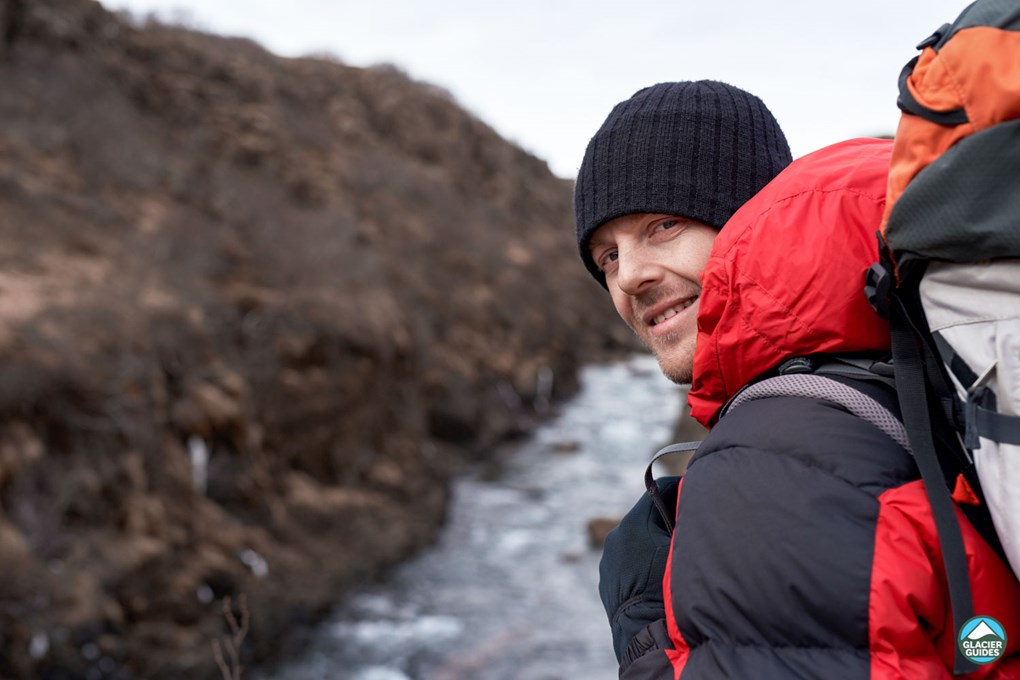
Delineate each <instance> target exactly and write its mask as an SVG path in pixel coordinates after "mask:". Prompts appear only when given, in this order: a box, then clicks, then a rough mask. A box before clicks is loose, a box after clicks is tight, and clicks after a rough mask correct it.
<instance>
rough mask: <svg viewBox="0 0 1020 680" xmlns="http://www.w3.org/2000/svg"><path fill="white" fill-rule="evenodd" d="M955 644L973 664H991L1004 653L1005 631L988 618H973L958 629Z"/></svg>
mask: <svg viewBox="0 0 1020 680" xmlns="http://www.w3.org/2000/svg"><path fill="white" fill-rule="evenodd" d="M956 643H957V644H958V645H959V646H960V651H961V652H963V655H964V656H965V657H967V658H968V659H970V660H971V661H973V662H974V663H979V664H986V663H992V662H993V661H998V660H999V658H1000V657H1001V656H1002V655H1003V654H1005V652H1006V629H1005V628H1003V626H1002V624H1001V623H999V622H998V621H996V620H995V619H993V618H992V617H990V616H975V617H974V618H972V619H971V620H970V621H968V622H967V623H965V624H963V627H962V628H960V634H959V635H957V636H956Z"/></svg>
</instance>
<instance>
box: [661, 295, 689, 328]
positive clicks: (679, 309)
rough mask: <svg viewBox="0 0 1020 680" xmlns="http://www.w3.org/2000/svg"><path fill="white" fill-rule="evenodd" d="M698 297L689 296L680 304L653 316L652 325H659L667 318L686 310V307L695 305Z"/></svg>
mask: <svg viewBox="0 0 1020 680" xmlns="http://www.w3.org/2000/svg"><path fill="white" fill-rule="evenodd" d="M697 299H698V297H697V296H694V297H692V298H688V299H686V300H684V301H683V302H681V303H680V304H678V305H674V306H672V307H670V308H669V309H667V310H665V311H663V312H662V313H661V314H658V315H657V316H655V317H653V318H652V325H653V326H658V325H659V324H660V323H662V322H663V321H665V320H666V319H671V318H673V317H674V316H676V315H677V314H679V313H680V312H682V311H684V310H685V309H687V308H688V307H690V306H691V305H693V304H694V303H695V301H696V300H697Z"/></svg>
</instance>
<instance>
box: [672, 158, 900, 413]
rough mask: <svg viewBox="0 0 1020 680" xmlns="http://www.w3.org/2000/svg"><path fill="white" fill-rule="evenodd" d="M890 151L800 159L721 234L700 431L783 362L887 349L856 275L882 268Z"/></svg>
mask: <svg viewBox="0 0 1020 680" xmlns="http://www.w3.org/2000/svg"><path fill="white" fill-rule="evenodd" d="M891 150H892V142H890V141H885V140H877V139H854V140H850V141H847V142H842V143H840V144H835V145H833V146H829V147H826V148H824V149H821V150H819V151H816V152H814V153H812V154H808V155H807V156H804V157H802V158H800V159H798V160H796V161H794V162H793V163H792V164H790V166H789V167H787V168H786V170H784V171H783V172H782V173H780V174H779V175H778V176H777V177H776V178H775V179H774V180H772V182H771V183H769V184H768V185H767V186H766V187H765V188H764V189H762V190H761V191H760V192H759V193H758V194H757V195H756V196H755V197H754V198H752V199H751V200H750V201H748V202H747V203H745V204H744V205H743V207H741V208H740V210H738V211H737V212H736V213H735V214H734V215H733V217H732V218H730V220H729V222H727V223H726V225H725V226H724V227H723V229H722V231H720V232H719V236H718V237H716V240H715V244H714V246H713V248H712V254H711V256H710V257H709V261H708V264H707V265H706V266H705V270H704V272H703V273H702V276H701V285H702V291H701V300H700V303H699V305H700V306H699V311H698V339H697V347H696V349H695V353H694V380H693V384H692V385H691V391H690V394H689V397H688V400H689V403H690V406H691V415H693V416H694V418H695V419H697V420H698V422H700V423H702V424H703V425H706V426H709V425H711V424H712V423H713V422H714V421H715V419H716V415H717V413H718V412H719V409H720V408H721V407H722V406H723V404H725V403H726V401H727V400H728V399H729V398H730V397H732V396H733V394H735V393H736V392H737V390H739V389H740V388H741V387H743V386H744V385H746V384H747V383H748V382H750V381H751V380H753V379H754V378H756V377H758V376H760V375H761V374H763V373H765V372H766V371H768V370H770V369H773V368H775V367H776V366H778V365H779V364H781V363H782V362H783V361H786V360H787V359H790V358H793V357H797V356H804V355H807V354H815V353H818V352H859V351H867V350H875V351H882V350H886V349H888V347H889V327H888V325H887V324H886V322H885V321H884V320H883V319H881V318H880V317H879V316H878V315H877V314H876V313H875V311H874V310H873V309H872V308H871V306H870V305H869V304H868V301H867V299H866V297H865V295H864V273H865V272H866V271H867V269H868V267H870V266H871V264H872V263H873V262H876V261H877V260H878V240H877V237H876V231H877V230H878V227H879V224H880V223H881V221H882V213H883V211H884V209H885V189H886V178H887V175H888V170H889V157H890V152H891Z"/></svg>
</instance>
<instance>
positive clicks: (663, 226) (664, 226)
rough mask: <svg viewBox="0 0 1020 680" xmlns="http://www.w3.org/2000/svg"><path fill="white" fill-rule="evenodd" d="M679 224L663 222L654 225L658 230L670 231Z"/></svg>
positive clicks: (676, 221) (669, 221)
mask: <svg viewBox="0 0 1020 680" xmlns="http://www.w3.org/2000/svg"><path fill="white" fill-rule="evenodd" d="M679 224H680V220H663V221H662V222H659V224H657V225H656V227H657V228H658V229H672V228H673V227H675V226H677V225H679Z"/></svg>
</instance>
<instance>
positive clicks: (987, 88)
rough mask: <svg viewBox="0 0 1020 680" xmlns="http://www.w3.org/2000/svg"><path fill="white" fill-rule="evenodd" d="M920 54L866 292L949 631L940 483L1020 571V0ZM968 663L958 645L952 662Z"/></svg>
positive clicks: (947, 500) (959, 564)
mask: <svg viewBox="0 0 1020 680" xmlns="http://www.w3.org/2000/svg"><path fill="white" fill-rule="evenodd" d="M918 49H921V50H922V52H921V54H920V55H919V56H917V57H915V58H914V59H912V60H911V61H910V62H909V63H908V64H907V65H906V67H905V68H904V69H903V71H902V73H901V74H900V78H899V98H898V101H897V104H898V105H899V107H900V109H901V110H902V116H901V118H900V123H899V127H898V129H897V132H896V137H895V139H894V143H893V153H892V160H891V163H890V173H889V185H888V190H887V194H886V212H885V216H884V217H883V221H882V224H881V227H880V230H879V234H878V238H879V251H880V254H881V261H880V262H879V263H877V264H876V265H874V266H873V267H872V268H871V270H870V271H869V272H868V274H867V277H866V278H867V282H866V292H867V294H868V296H869V298H870V299H871V301H872V304H873V305H874V306H875V308H876V309H877V310H878V311H879V313H880V314H881V315H882V316H884V317H886V318H887V319H889V322H890V326H891V331H892V356H893V366H894V367H895V370H894V374H895V380H896V388H897V394H898V398H899V401H900V408H901V411H902V417H903V422H904V425H905V427H906V430H907V434H908V437H909V440H910V443H911V447H912V449H913V452H914V455H915V458H916V460H917V463H918V467H919V468H920V471H921V475H922V478H923V479H924V483H925V487H926V490H927V493H928V496H929V499H930V500H931V504H932V509H933V513H934V516H935V522H936V526H937V528H938V531H939V540H940V543H941V545H942V552H943V559H944V562H945V567H946V574H947V579H948V583H949V588H950V597H951V606H952V609H953V618H954V627H955V629H956V631H957V632H959V631H960V630H961V628H962V627H963V626H964V624H966V623H967V622H968V621H969V620H970V619H971V618H973V616H974V612H973V605H972V603H971V601H970V583H969V579H968V576H967V564H966V559H965V556H964V553H963V544H962V540H961V538H960V532H959V525H958V524H957V520H956V514H955V511H954V508H953V499H952V495H951V492H950V490H951V489H957V490H959V488H960V485H961V484H964V483H965V484H966V486H967V487H969V489H967V491H972V492H973V493H974V495H975V496H976V497H977V498H978V499H979V500H980V502H982V504H983V505H984V506H986V507H987V511H988V513H989V514H990V516H991V521H992V524H993V525H994V536H993V537H992V540H991V541H990V542H992V543H993V544H994V543H996V542H998V543H999V544H1000V545H1001V552H1002V553H1003V554H1004V557H1005V558H1006V559H1007V561H1008V562H1009V564H1010V566H1011V567H1012V569H1013V571H1014V573H1020V5H1018V4H1017V3H1016V2H1009V1H1007V0H977V1H976V2H974V3H973V4H971V5H969V6H968V7H967V8H966V9H964V10H963V12H962V13H961V14H960V16H959V17H958V18H957V19H956V21H955V22H954V23H952V24H946V25H944V26H942V27H941V28H939V29H938V30H937V31H935V33H933V34H932V35H931V36H929V37H928V38H926V39H925V40H924V41H922V42H921V43H920V44H919V45H918ZM940 438H941V439H943V440H946V439H948V440H949V441H950V442H952V440H954V439H955V440H956V442H957V443H956V445H955V446H954V445H952V444H950V445H949V446H944V445H943V446H937V443H936V442H937V440H939V439H940ZM961 477H962V479H961ZM996 547H1000V546H996ZM976 668H977V666H976V665H975V664H974V663H973V662H972V661H971V660H970V659H968V658H966V657H964V655H963V652H962V650H960V649H957V660H956V672H957V673H961V672H969V671H973V670H975V669H976Z"/></svg>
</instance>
